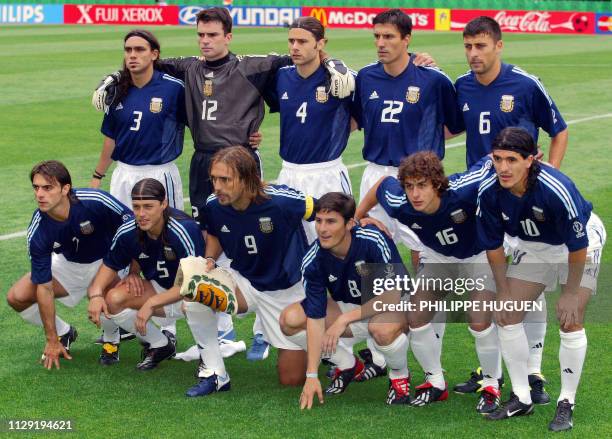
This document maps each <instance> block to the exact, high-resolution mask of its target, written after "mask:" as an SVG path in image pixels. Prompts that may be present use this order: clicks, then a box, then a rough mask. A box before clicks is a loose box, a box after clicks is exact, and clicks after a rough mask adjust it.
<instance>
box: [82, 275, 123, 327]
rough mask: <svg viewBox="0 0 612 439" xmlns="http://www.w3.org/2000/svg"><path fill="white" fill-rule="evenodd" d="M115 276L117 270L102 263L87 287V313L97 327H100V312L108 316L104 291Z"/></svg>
mask: <svg viewBox="0 0 612 439" xmlns="http://www.w3.org/2000/svg"><path fill="white" fill-rule="evenodd" d="M116 278H117V271H116V270H114V269H112V268H110V267H109V266H107V265H106V264H104V263H103V264H101V265H100V268H99V269H98V272H97V273H96V277H94V280H93V281H92V282H91V284H90V285H89V288H88V289H87V299H88V300H89V306H88V307H87V313H88V314H89V321H91V322H92V323H94V324H95V325H97V326H98V327H100V314H101V313H104V315H105V316H106V318H110V313H109V312H108V306H107V305H106V300H105V299H104V293H105V291H106V290H107V288H108V287H109V286H110V285H111V284H112V283H113V281H114V280H115V279H116Z"/></svg>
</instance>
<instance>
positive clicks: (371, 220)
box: [359, 216, 393, 238]
mask: <svg viewBox="0 0 612 439" xmlns="http://www.w3.org/2000/svg"><path fill="white" fill-rule="evenodd" d="M368 224H371V225H373V226H376V227H378V228H379V229H380V230H382V231H383V232H385V235H387V236H388V237H389V238H393V236H391V232H390V231H389V229H387V226H385V225H384V224H383V223H382V221H380V220H377V219H376V218H372V217H371V216H367V217H365V218H361V219H360V220H359V225H360V226H361V227H365V226H367V225H368Z"/></svg>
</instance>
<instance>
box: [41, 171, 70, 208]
mask: <svg viewBox="0 0 612 439" xmlns="http://www.w3.org/2000/svg"><path fill="white" fill-rule="evenodd" d="M32 188H33V189H34V197H35V198H36V202H37V203H38V208H39V209H40V211H41V212H45V213H46V212H50V211H52V210H53V209H55V208H56V207H57V206H59V205H60V204H61V202H62V201H63V200H64V199H65V197H66V196H68V192H70V185H69V184H66V185H64V186H63V187H62V186H61V185H60V184H59V182H58V181H57V180H54V181H50V180H47V179H46V178H45V177H44V176H42V175H41V174H36V175H35V176H34V178H33V180H32Z"/></svg>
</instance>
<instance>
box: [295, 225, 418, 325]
mask: <svg viewBox="0 0 612 439" xmlns="http://www.w3.org/2000/svg"><path fill="white" fill-rule="evenodd" d="M363 264H385V265H384V267H387V269H388V271H389V272H388V273H387V274H388V275H390V277H395V276H396V275H400V276H404V275H408V272H407V271H406V269H405V267H404V266H403V265H402V258H401V257H400V255H399V252H398V251H397V247H396V246H395V244H394V243H393V241H392V240H391V239H390V238H388V237H387V236H386V235H385V234H384V233H382V232H381V231H380V230H378V229H377V228H376V227H374V226H371V225H368V226H366V227H354V228H353V229H352V230H351V246H350V247H349V251H348V253H347V255H346V257H345V258H344V259H340V258H338V257H336V256H334V255H333V254H332V253H331V252H330V251H329V250H326V249H324V248H322V247H321V246H320V245H319V240H318V239H317V240H316V241H315V242H314V243H313V244H312V246H311V247H310V248H309V249H308V252H307V253H306V256H304V261H303V263H302V273H303V277H304V289H305V291H306V298H305V299H304V300H303V301H302V306H303V308H304V312H305V313H306V316H308V317H309V318H311V319H321V318H323V317H325V315H326V312H327V291H329V293H330V295H331V297H332V299H333V300H335V301H336V302H345V303H354V304H357V305H361V304H362V300H363V298H362V291H361V288H362V281H363V275H364V273H363V268H362V266H363ZM364 267H365V266H364ZM388 277H389V276H388ZM366 293H367V292H365V291H364V295H365V294H366Z"/></svg>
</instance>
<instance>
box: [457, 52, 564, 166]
mask: <svg viewBox="0 0 612 439" xmlns="http://www.w3.org/2000/svg"><path fill="white" fill-rule="evenodd" d="M455 87H456V88H457V102H458V104H459V110H460V111H461V112H462V113H463V120H464V122H465V129H466V136H467V137H466V146H467V148H466V159H467V165H468V167H470V166H472V165H473V164H474V163H476V162H477V161H478V160H480V159H481V158H482V157H483V156H485V155H487V154H488V153H490V152H491V143H492V142H493V139H495V137H496V136H497V134H499V132H500V131H501V130H503V129H504V128H507V127H521V128H524V129H526V130H527V131H529V133H530V134H531V136H532V137H533V138H534V139H535V140H536V142H537V140H538V131H539V128H542V129H544V131H546V132H547V133H548V134H549V135H550V136H551V137H554V136H556V135H557V134H558V133H560V132H561V131H563V130H564V129H565V128H567V124H566V123H565V121H564V120H563V118H562V117H561V113H559V110H558V109H557V106H556V105H555V103H554V102H553V100H552V99H551V98H550V96H549V95H548V93H546V90H545V89H544V86H543V85H542V83H541V82H540V81H539V80H538V78H536V77H535V76H533V75H530V74H529V73H527V72H525V71H524V70H522V69H520V68H519V67H516V66H513V65H511V64H502V67H501V71H500V73H499V75H498V76H497V78H495V80H494V81H493V82H491V83H490V84H489V85H482V84H481V83H480V82H478V80H477V79H476V75H474V73H473V72H471V71H470V72H468V73H466V74H465V75H462V76H460V77H459V78H457V81H456V83H455Z"/></svg>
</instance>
